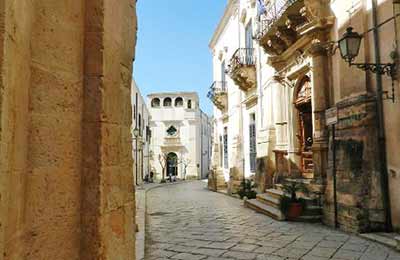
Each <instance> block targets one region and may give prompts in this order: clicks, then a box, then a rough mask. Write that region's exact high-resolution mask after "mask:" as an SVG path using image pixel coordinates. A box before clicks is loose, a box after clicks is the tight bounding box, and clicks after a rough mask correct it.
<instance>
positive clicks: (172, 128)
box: [167, 125, 178, 136]
mask: <svg viewBox="0 0 400 260" xmlns="http://www.w3.org/2000/svg"><path fill="white" fill-rule="evenodd" d="M177 132H178V130H177V129H176V128H175V126H173V125H172V126H170V127H169V128H168V129H167V134H168V135H169V136H174V135H176V133H177Z"/></svg>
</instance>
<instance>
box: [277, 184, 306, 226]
mask: <svg viewBox="0 0 400 260" xmlns="http://www.w3.org/2000/svg"><path fill="white" fill-rule="evenodd" d="M282 189H283V191H284V192H285V193H286V194H288V195H289V196H287V195H283V196H282V198H281V200H280V207H281V211H282V213H283V214H284V215H285V216H286V217H287V219H289V220H294V219H296V218H298V217H300V216H301V213H302V212H303V210H304V208H305V201H304V200H303V199H299V198H297V192H298V191H304V192H307V191H306V188H305V186H304V185H303V184H302V183H296V182H289V183H285V184H283V187H282Z"/></svg>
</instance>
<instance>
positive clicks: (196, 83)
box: [134, 0, 227, 114]
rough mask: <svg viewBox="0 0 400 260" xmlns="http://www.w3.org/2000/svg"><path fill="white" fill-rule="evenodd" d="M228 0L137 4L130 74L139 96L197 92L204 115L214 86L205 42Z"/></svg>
mask: <svg viewBox="0 0 400 260" xmlns="http://www.w3.org/2000/svg"><path fill="white" fill-rule="evenodd" d="M226 2H227V1H226V0H139V1H138V3H137V11H138V19H139V31H138V44H137V49H136V61H135V68H134V76H135V79H136V82H137V84H138V86H139V88H140V91H141V93H142V95H144V96H146V95H147V94H149V93H152V92H160V91H196V92H198V93H199V97H200V105H201V108H202V109H203V111H204V112H206V113H208V114H211V113H212V104H211V102H210V101H209V100H208V99H207V97H206V95H207V92H208V88H209V87H210V85H211V83H212V56H211V53H210V51H209V49H208V43H209V41H210V39H211V37H212V34H213V32H214V30H215V28H216V26H217V24H218V21H219V19H220V18H221V16H222V15H223V12H224V8H225V5H226Z"/></svg>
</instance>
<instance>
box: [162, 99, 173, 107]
mask: <svg viewBox="0 0 400 260" xmlns="http://www.w3.org/2000/svg"><path fill="white" fill-rule="evenodd" d="M170 106H172V99H171V98H169V97H167V98H165V99H164V107H170Z"/></svg>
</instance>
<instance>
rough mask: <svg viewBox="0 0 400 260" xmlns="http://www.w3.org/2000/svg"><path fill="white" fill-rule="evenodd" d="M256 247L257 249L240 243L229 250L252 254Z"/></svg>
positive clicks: (251, 245)
mask: <svg viewBox="0 0 400 260" xmlns="http://www.w3.org/2000/svg"><path fill="white" fill-rule="evenodd" d="M258 247H259V246H258V245H253V244H242V243H240V244H237V245H236V246H234V247H232V248H231V250H233V251H244V252H252V251H254V250H255V249H256V248H258Z"/></svg>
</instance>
